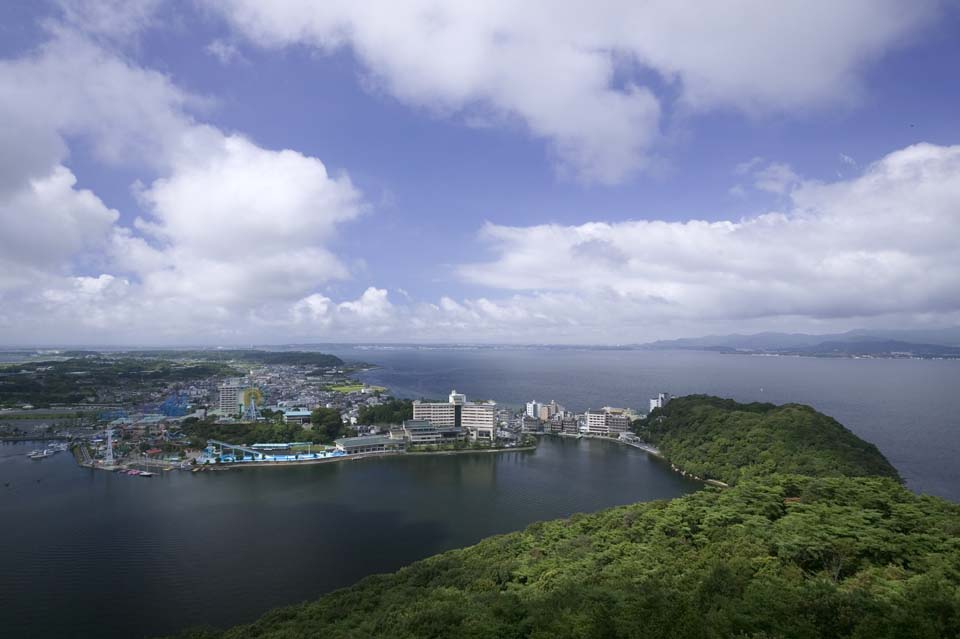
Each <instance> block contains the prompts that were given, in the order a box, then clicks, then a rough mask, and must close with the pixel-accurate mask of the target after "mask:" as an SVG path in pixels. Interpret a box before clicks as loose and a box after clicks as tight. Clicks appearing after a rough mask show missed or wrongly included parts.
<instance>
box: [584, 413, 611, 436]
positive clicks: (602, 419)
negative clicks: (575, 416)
mask: <svg viewBox="0 0 960 639" xmlns="http://www.w3.org/2000/svg"><path fill="white" fill-rule="evenodd" d="M584 417H585V418H586V426H587V433H588V434H590V435H607V434H609V433H610V431H609V430H608V429H607V414H606V413H605V412H603V411H602V410H588V411H587V412H586V413H584Z"/></svg>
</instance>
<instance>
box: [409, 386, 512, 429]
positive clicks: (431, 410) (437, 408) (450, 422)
mask: <svg viewBox="0 0 960 639" xmlns="http://www.w3.org/2000/svg"><path fill="white" fill-rule="evenodd" d="M413 419H415V420H420V421H428V422H430V423H431V424H433V425H434V426H439V427H448V428H449V427H453V428H463V429H465V430H466V431H467V432H468V433H469V434H470V439H473V440H475V441H476V440H482V441H493V440H494V439H495V438H496V430H497V404H496V402H493V401H474V402H468V401H467V396H466V395H464V394H463V393H458V392H457V391H455V390H454V391H451V392H450V397H449V398H448V399H447V401H446V402H424V401H420V400H417V401H414V402H413Z"/></svg>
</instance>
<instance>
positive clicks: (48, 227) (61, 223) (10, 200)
mask: <svg viewBox="0 0 960 639" xmlns="http://www.w3.org/2000/svg"><path fill="white" fill-rule="evenodd" d="M75 184H76V177H75V176H74V175H73V173H71V172H70V170H69V169H67V168H66V167H64V166H60V165H57V166H55V167H53V169H52V170H51V172H50V174H49V175H46V176H44V177H42V178H33V179H29V180H27V181H26V183H24V184H22V185H20V188H16V189H12V190H11V191H10V192H8V193H7V195H6V197H2V198H0V229H2V232H0V294H2V293H3V292H4V291H11V290H14V289H18V288H22V287H26V286H31V285H33V284H34V283H35V282H37V281H38V280H40V279H43V278H44V277H46V276H48V275H51V274H57V273H63V272H69V271H70V270H71V267H72V266H73V265H74V262H75V261H76V260H77V259H79V258H81V257H82V256H83V255H85V254H91V253H93V252H95V251H97V249H100V250H101V251H102V250H103V248H104V247H105V245H106V238H107V236H108V235H109V233H110V231H111V229H112V227H113V224H114V223H115V222H116V220H117V217H118V213H117V212H116V211H114V210H112V209H109V208H107V207H106V206H105V205H104V204H103V202H101V201H100V199H99V198H97V196H96V195H94V194H93V193H92V192H90V191H87V190H78V189H75V188H74V187H75Z"/></svg>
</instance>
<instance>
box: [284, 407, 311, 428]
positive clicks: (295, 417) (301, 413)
mask: <svg viewBox="0 0 960 639" xmlns="http://www.w3.org/2000/svg"><path fill="white" fill-rule="evenodd" d="M310 416H311V413H310V411H308V410H305V409H297V410H288V411H284V413H283V422H284V423H285V424H300V425H301V426H306V425H308V424H310Z"/></svg>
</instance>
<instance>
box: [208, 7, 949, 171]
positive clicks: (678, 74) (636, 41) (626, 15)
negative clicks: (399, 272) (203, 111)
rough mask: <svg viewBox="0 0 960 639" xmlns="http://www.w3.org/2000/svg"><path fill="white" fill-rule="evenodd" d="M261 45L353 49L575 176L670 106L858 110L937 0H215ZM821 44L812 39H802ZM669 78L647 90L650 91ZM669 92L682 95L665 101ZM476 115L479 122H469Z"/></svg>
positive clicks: (644, 152)
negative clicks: (867, 88)
mask: <svg viewBox="0 0 960 639" xmlns="http://www.w3.org/2000/svg"><path fill="white" fill-rule="evenodd" d="M208 4H210V6H211V7H212V8H213V9H214V10H216V11H220V12H221V13H222V15H223V16H224V17H225V19H226V20H228V22H229V23H230V24H231V25H233V26H234V27H235V28H236V30H237V31H238V32H240V33H241V34H244V35H245V36H246V37H248V38H249V39H250V40H251V41H253V42H255V43H257V44H259V45H261V46H264V47H283V46H291V45H308V46H312V47H315V48H316V49H318V50H320V51H323V52H333V51H336V50H339V49H343V48H347V49H349V50H351V51H352V52H353V53H354V55H355V56H356V57H357V58H358V59H359V60H360V61H361V63H362V64H363V65H364V67H365V69H366V72H367V78H366V80H367V81H370V82H372V83H373V84H374V85H376V86H378V87H380V88H381V89H382V90H384V91H386V92H388V93H390V94H391V95H393V96H395V97H397V98H399V99H400V100H402V101H403V102H405V103H407V104H410V105H414V106H419V107H426V108H428V109H431V110H433V111H435V112H437V113H441V114H457V113H458V114H461V115H462V116H463V118H464V120H465V121H467V122H472V121H477V120H480V121H482V122H484V123H489V122H490V121H491V119H493V120H496V119H500V120H504V121H508V122H509V121H513V120H519V121H520V122H522V123H523V124H524V125H525V126H526V128H527V129H528V130H529V132H530V133H531V134H532V135H534V136H536V137H538V138H542V139H545V140H547V141H548V142H549V143H550V146H551V148H552V150H553V152H554V153H555V154H556V156H557V157H558V158H559V160H560V163H561V167H562V169H564V170H569V171H572V172H573V173H575V174H576V175H577V176H579V177H580V178H582V179H585V180H588V181H597V182H602V183H613V182H619V181H622V180H623V179H624V178H625V177H627V176H628V175H630V174H631V173H632V172H634V171H636V170H638V169H642V168H643V167H644V166H645V165H646V164H647V163H648V162H649V160H650V155H651V153H652V152H653V151H654V145H655V143H656V141H657V139H658V137H659V130H660V128H661V125H662V114H663V112H664V110H665V108H667V107H676V108H677V109H679V110H681V111H688V110H693V111H698V110H706V109H715V108H733V109H739V110H742V111H746V112H750V113H764V112H770V111H774V112H796V111H804V110H807V109H809V108H816V107H820V106H824V105H836V104H851V103H853V102H855V101H856V100H857V99H858V97H859V95H860V93H861V91H862V84H861V80H860V76H861V71H862V69H863V67H864V66H865V65H866V64H867V63H869V62H871V61H873V60H876V59H877V58H878V57H879V56H880V55H882V54H883V53H885V52H886V51H888V50H889V49H890V48H891V47H893V46H895V45H897V44H899V43H901V42H903V41H904V40H905V39H907V38H908V37H909V36H911V35H913V34H915V33H916V32H917V31H918V29H919V28H920V27H921V26H923V25H925V24H927V23H928V22H930V21H931V19H932V18H933V16H934V15H935V13H936V11H937V8H938V6H939V5H938V3H937V2H935V1H934V0H924V1H921V2H912V3H909V4H907V5H905V4H904V3H902V2H896V1H895V0H883V1H881V2H877V1H875V0H851V1H848V2H842V3H821V4H818V5H816V6H812V5H810V3H808V2H799V1H796V2H778V3H770V2H764V1H762V0H738V1H736V2H723V3H697V4H689V3H678V2H672V1H669V0H656V1H653V2H630V1H629V0H623V1H618V0H614V1H611V2H603V3H601V4H599V5H598V4H597V3H596V2H586V1H581V0H571V1H568V2H561V3H558V2H552V1H546V0H543V1H533V2H509V1H507V0H493V1H491V2H481V3H478V2H473V1H469V0H460V1H455V2H439V1H437V0H417V1H416V2H412V3H410V2H406V3H401V4H397V3H393V2H388V1H386V0H383V1H374V2H319V3H318V2H313V1H312V0H275V1H274V2H260V1H259V0H227V1H221V0H216V1H214V0H209V2H208ZM811 42H816V46H811V45H810V43H811ZM651 76H653V77H655V78H656V79H657V82H658V83H659V84H661V85H668V86H670V87H671V90H670V91H669V92H661V93H662V95H661V96H660V97H657V95H655V93H654V90H653V89H654V88H657V87H656V85H654V84H653V83H651V82H650V78H651ZM668 93H676V94H677V95H678V96H679V97H678V98H677V99H676V100H675V104H665V102H670V99H667V98H666V97H665V96H666V95H667V94H668ZM478 113H479V115H480V116H481V117H478Z"/></svg>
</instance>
